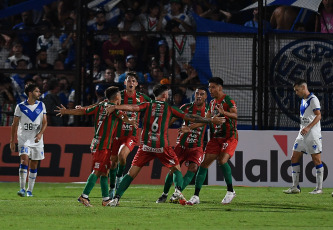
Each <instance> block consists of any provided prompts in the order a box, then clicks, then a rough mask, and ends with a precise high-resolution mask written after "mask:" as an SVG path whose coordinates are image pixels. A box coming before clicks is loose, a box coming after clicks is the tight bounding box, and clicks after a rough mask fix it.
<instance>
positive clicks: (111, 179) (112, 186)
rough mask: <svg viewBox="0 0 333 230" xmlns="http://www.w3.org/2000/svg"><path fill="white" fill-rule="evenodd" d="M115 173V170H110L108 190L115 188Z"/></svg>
mask: <svg viewBox="0 0 333 230" xmlns="http://www.w3.org/2000/svg"><path fill="white" fill-rule="evenodd" d="M116 172H117V168H115V169H110V173H109V177H110V188H111V189H113V188H114V187H115V186H116Z"/></svg>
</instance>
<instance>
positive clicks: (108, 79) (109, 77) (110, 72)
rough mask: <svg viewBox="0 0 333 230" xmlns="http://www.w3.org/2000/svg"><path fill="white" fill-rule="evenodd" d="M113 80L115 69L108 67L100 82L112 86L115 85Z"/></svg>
mask: <svg viewBox="0 0 333 230" xmlns="http://www.w3.org/2000/svg"><path fill="white" fill-rule="evenodd" d="M114 78H115V69H114V68H111V67H108V68H106V69H105V72H104V76H103V79H102V81H101V82H105V83H106V84H109V85H113V84H114V83H115V81H114Z"/></svg>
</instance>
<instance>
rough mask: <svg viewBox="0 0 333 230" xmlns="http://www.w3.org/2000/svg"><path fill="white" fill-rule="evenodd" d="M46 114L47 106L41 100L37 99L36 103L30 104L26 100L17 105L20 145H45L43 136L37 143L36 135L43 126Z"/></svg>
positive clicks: (16, 114) (16, 113) (15, 114)
mask: <svg viewBox="0 0 333 230" xmlns="http://www.w3.org/2000/svg"><path fill="white" fill-rule="evenodd" d="M44 114H46V108H45V105H44V103H43V102H41V101H36V102H35V104H33V105H29V103H28V102H27V100H25V101H24V102H21V103H20V104H18V105H17V106H16V108H15V113H14V116H16V117H20V121H19V125H18V129H17V140H18V145H19V146H27V147H43V146H44V142H43V137H42V138H41V140H40V141H39V142H38V143H35V137H36V135H37V134H38V133H39V132H40V130H41V128H42V122H43V116H44Z"/></svg>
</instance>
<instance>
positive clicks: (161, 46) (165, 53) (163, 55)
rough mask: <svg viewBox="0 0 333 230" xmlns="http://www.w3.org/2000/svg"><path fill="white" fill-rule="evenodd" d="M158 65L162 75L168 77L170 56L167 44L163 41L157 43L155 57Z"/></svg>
mask: <svg viewBox="0 0 333 230" xmlns="http://www.w3.org/2000/svg"><path fill="white" fill-rule="evenodd" d="M155 57H156V61H157V63H158V65H159V66H160V67H161V68H162V71H163V73H164V75H166V76H168V75H169V74H170V73H171V68H170V54H169V47H168V43H167V42H166V41H165V40H160V41H159V42H158V47H157V53H156V55H155Z"/></svg>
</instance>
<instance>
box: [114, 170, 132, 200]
mask: <svg viewBox="0 0 333 230" xmlns="http://www.w3.org/2000/svg"><path fill="white" fill-rule="evenodd" d="M132 181H133V178H132V177H131V176H130V175H128V174H126V175H125V176H124V178H123V179H122V181H121V182H120V185H119V188H118V190H117V192H116V195H117V196H119V197H121V196H122V195H123V194H124V192H125V191H126V189H127V188H128V187H129V186H130V184H131V183H132Z"/></svg>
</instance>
